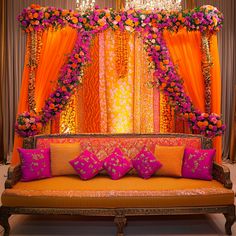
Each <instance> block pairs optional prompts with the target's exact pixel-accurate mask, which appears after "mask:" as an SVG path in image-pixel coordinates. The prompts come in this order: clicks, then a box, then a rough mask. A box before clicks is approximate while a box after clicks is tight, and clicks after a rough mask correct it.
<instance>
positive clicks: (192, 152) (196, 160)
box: [182, 148, 216, 180]
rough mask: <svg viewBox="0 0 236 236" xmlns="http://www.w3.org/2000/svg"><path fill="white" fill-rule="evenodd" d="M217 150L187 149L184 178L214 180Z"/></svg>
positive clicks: (185, 152)
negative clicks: (214, 161) (214, 162)
mask: <svg viewBox="0 0 236 236" xmlns="http://www.w3.org/2000/svg"><path fill="white" fill-rule="evenodd" d="M215 153H216V150H215V149H205V150H201V149H192V148H185V150H184V160H183V167H182V176H183V177H185V178H191V179H203V180H212V168H213V160H214V156H215Z"/></svg>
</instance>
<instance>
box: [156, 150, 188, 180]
mask: <svg viewBox="0 0 236 236" xmlns="http://www.w3.org/2000/svg"><path fill="white" fill-rule="evenodd" d="M184 148H185V147H184V146H159V145H156V147H155V157H156V158H157V160H158V161H160V162H161V164H162V167H161V168H160V170H158V172H157V175H161V176H173V177H181V176H182V163H183V157H184Z"/></svg>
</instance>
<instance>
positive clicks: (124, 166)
mask: <svg viewBox="0 0 236 236" xmlns="http://www.w3.org/2000/svg"><path fill="white" fill-rule="evenodd" d="M103 167H104V169H105V170H106V171H107V173H108V174H109V175H110V176H111V178H112V179H114V180H117V179H120V178H121V177H123V176H124V175H125V174H126V173H127V172H129V171H130V169H131V168H132V164H131V162H130V161H128V160H127V159H126V158H125V157H124V155H123V153H122V152H121V150H120V149H119V148H115V150H114V151H113V152H112V153H111V154H110V155H109V156H108V157H107V158H106V159H105V160H104V163H103Z"/></svg>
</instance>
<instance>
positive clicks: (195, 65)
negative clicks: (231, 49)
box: [164, 30, 222, 162]
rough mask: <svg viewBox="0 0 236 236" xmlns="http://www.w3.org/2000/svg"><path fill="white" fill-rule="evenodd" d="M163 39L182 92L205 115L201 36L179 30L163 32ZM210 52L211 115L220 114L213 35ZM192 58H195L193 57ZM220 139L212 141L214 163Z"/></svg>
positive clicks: (218, 80) (220, 149)
mask: <svg viewBox="0 0 236 236" xmlns="http://www.w3.org/2000/svg"><path fill="white" fill-rule="evenodd" d="M164 38H165V41H166V43H167V47H168V49H169V51H170V54H171V58H172V60H173V62H174V64H175V65H177V70H178V72H179V75H180V76H181V78H182V79H183V81H184V88H185V92H186V93H187V94H188V95H189V96H190V98H191V100H192V102H193V104H194V106H195V107H196V108H197V109H199V110H200V111H201V112H205V85H204V78H203V75H202V51H201V33H200V32H187V31H186V30H181V31H180V32H178V33H171V32H168V31H165V32H164ZM210 45H211V47H210V52H211V55H212V60H213V66H212V70H211V79H212V88H211V90H212V92H211V93H212V99H211V101H212V107H211V112H214V113H217V114H221V77H220V76H221V75H220V62H219V53H218V44H217V36H216V35H212V37H211V41H210ZM193 55H194V56H193ZM221 146H222V138H221V137H217V138H215V139H214V147H215V148H216V149H217V154H216V161H217V162H221V153H222V147H221Z"/></svg>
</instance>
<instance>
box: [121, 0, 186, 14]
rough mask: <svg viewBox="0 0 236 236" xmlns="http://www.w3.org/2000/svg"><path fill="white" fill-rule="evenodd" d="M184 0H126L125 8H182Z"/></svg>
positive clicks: (171, 9)
mask: <svg viewBox="0 0 236 236" xmlns="http://www.w3.org/2000/svg"><path fill="white" fill-rule="evenodd" d="M181 1H182V0H126V3H125V9H129V8H134V9H145V10H154V9H159V10H167V11H173V10H181Z"/></svg>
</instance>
